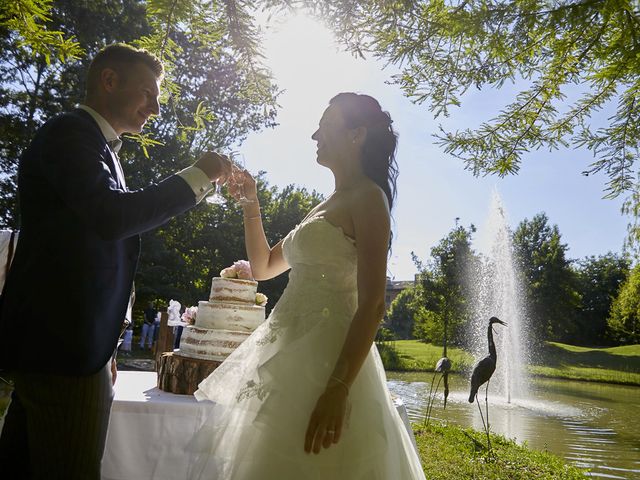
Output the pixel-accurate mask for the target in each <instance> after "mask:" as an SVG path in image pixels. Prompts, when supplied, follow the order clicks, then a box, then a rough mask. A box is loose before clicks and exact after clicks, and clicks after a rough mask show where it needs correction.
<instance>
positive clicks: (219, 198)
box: [205, 152, 234, 205]
mask: <svg viewBox="0 0 640 480" xmlns="http://www.w3.org/2000/svg"><path fill="white" fill-rule="evenodd" d="M233 155H234V153H233V152H231V153H230V154H229V159H230V160H231V159H232V157H233ZM232 163H233V160H232ZM205 201H206V202H207V203H209V204H211V205H224V204H225V203H226V201H227V199H226V198H225V197H224V195H222V191H221V186H220V181H216V182H215V186H214V187H213V193H211V194H210V195H208V196H207V197H205Z"/></svg>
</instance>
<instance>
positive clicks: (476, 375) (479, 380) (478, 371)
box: [469, 317, 507, 451]
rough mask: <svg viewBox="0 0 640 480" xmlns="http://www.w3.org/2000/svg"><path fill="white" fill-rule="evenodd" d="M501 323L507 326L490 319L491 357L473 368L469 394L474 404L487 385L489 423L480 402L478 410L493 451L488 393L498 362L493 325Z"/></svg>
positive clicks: (486, 401)
mask: <svg viewBox="0 0 640 480" xmlns="http://www.w3.org/2000/svg"><path fill="white" fill-rule="evenodd" d="M494 323H499V324H500V325H504V326H505V327H506V326H507V324H506V323H504V322H503V321H502V320H500V319H499V318H498V317H491V318H490V319H489V327H488V328H487V342H488V343H489V355H487V356H486V357H484V358H483V359H482V360H480V361H479V362H478V363H476V366H475V367H473V372H472V373H471V392H470V393H469V403H473V401H474V399H475V400H477V399H478V389H479V388H480V387H481V386H482V385H484V384H485V383H486V384H487V387H486V388H485V393H484V403H485V411H486V414H487V423H486V424H485V422H484V417H483V415H482V409H481V408H480V402H478V410H479V411H480V417H481V418H482V424H483V425H484V430H485V432H486V434H487V449H488V450H489V451H491V440H490V437H489V401H488V393H489V380H491V376H492V375H493V372H495V371H496V362H497V360H498V353H497V352H496V345H495V343H493V324H494Z"/></svg>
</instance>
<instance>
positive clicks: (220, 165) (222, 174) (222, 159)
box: [193, 152, 231, 184]
mask: <svg viewBox="0 0 640 480" xmlns="http://www.w3.org/2000/svg"><path fill="white" fill-rule="evenodd" d="M193 166H194V167H198V168H199V169H200V170H202V171H203V172H204V174H205V175H206V176H207V177H209V180H211V181H212V182H218V183H220V184H222V183H225V182H226V181H227V178H229V177H230V176H231V161H230V160H229V157H227V156H226V155H221V154H219V153H215V152H207V153H205V154H204V155H202V156H201V157H200V158H199V159H198V161H197V162H196V163H194V164H193Z"/></svg>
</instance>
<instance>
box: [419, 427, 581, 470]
mask: <svg viewBox="0 0 640 480" xmlns="http://www.w3.org/2000/svg"><path fill="white" fill-rule="evenodd" d="M414 430H415V437H416V443H417V446H418V453H419V455H420V458H421V459H422V467H423V469H424V473H425V476H426V478H428V479H430V480H449V479H452V478H455V479H456V480H467V479H468V480H471V479H485V480H501V479H505V478H508V479H510V480H535V479H537V480H543V479H544V480H551V479H554V480H579V479H580V480H581V479H585V478H587V476H586V475H585V473H584V471H583V470H581V469H579V468H578V467H575V466H571V465H568V464H567V463H566V462H565V460H563V459H561V458H560V457H557V456H555V455H553V454H551V453H549V452H541V451H538V450H532V449H529V448H527V447H526V446H522V445H518V444H517V443H516V442H515V440H508V439H506V438H505V437H503V436H502V435H496V434H491V446H492V451H493V456H491V457H488V456H487V452H486V450H485V449H484V448H483V445H484V444H485V443H486V437H484V433H481V432H477V431H475V430H473V429H471V428H463V427H459V426H456V425H452V424H447V425H441V424H438V423H435V424H431V425H429V426H428V427H426V428H425V427H419V428H418V427H417V426H414Z"/></svg>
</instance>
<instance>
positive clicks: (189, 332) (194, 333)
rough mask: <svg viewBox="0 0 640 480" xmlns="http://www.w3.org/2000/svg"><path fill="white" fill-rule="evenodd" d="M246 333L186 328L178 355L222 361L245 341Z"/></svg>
mask: <svg viewBox="0 0 640 480" xmlns="http://www.w3.org/2000/svg"><path fill="white" fill-rule="evenodd" d="M249 335H250V333H248V332H236V331H233V330H220V329H203V328H198V327H194V326H189V327H187V328H186V329H185V330H184V332H183V333H182V338H181V339H180V353H181V355H184V356H186V357H192V358H200V359H203V360H217V361H219V362H222V361H224V359H225V358H227V357H228V356H229V355H230V354H231V352H233V351H234V350H235V349H236V348H238V346H239V345H240V344H241V343H242V342H243V341H244V340H246V338H247V337H248V336H249Z"/></svg>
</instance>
